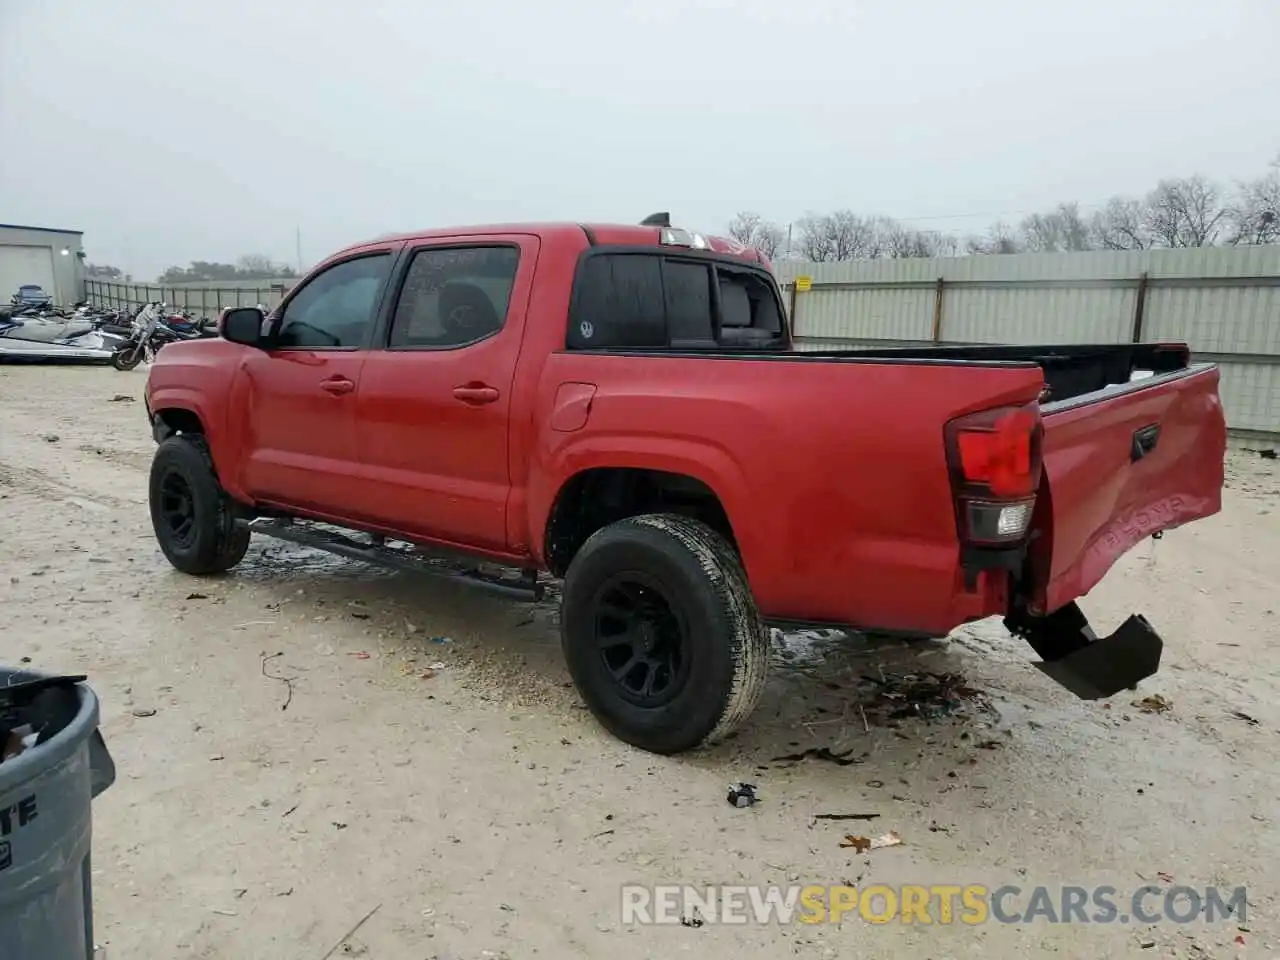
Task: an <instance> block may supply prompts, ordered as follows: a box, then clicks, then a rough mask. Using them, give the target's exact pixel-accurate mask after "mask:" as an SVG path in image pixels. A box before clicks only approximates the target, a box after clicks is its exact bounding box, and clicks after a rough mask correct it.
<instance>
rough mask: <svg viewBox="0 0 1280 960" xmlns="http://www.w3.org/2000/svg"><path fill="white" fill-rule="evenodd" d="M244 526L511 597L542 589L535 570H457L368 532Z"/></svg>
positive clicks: (295, 524)
mask: <svg viewBox="0 0 1280 960" xmlns="http://www.w3.org/2000/svg"><path fill="white" fill-rule="evenodd" d="M242 522H243V521H242ZM247 526H248V527H249V529H250V530H252V531H253V532H254V533H265V534H266V535H267V536H269V537H274V538H276V539H277V540H287V541H289V542H290V543H297V544H300V545H302V546H304V547H313V548H315V549H316V550H324V551H325V552H327V553H332V554H334V555H336V556H339V557H345V558H347V559H348V560H359V561H361V562H363V563H372V564H374V565H376V566H380V567H392V568H394V569H397V570H410V571H412V572H414V573H425V574H427V575H429V576H433V577H443V578H444V579H447V580H453V581H456V582H458V583H463V584H466V585H467V586H469V587H479V588H480V589H482V590H488V591H491V592H493V593H497V594H500V595H502V596H504V597H511V598H512V599H515V600H525V601H527V602H529V603H536V602H538V601H540V600H541V599H542V598H543V596H544V594H545V592H546V590H545V586H544V584H542V583H539V582H538V575H537V572H536V571H532V570H531V571H526V572H524V573H522V574H520V575H518V576H515V577H500V576H491V575H489V574H486V573H482V572H481V571H480V570H477V569H474V568H471V569H459V568H458V567H454V566H445V565H444V562H443V561H442V560H440V559H439V558H432V557H429V556H424V555H423V554H421V553H418V552H417V551H416V550H411V549H410V550H399V549H396V548H395V547H389V546H387V545H386V542H385V540H383V538H382V537H380V536H378V535H376V534H371V535H370V537H371V539H370V542H367V543H362V542H361V541H359V540H353V539H352V538H351V537H346V536H343V535H342V534H340V533H333V532H330V531H328V530H324V529H320V528H319V527H317V526H315V525H313V524H311V523H309V522H307V521H302V520H292V519H278V520H277V519H272V518H268V517H259V518H257V519H254V520H249V521H247Z"/></svg>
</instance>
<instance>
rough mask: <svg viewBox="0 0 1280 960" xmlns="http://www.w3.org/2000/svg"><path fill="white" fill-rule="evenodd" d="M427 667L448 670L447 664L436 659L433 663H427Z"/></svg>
mask: <svg viewBox="0 0 1280 960" xmlns="http://www.w3.org/2000/svg"><path fill="white" fill-rule="evenodd" d="M427 669H428V670H448V669H449V665H448V664H447V663H445V662H444V661H443V660H437V661H436V662H435V663H428V664H427Z"/></svg>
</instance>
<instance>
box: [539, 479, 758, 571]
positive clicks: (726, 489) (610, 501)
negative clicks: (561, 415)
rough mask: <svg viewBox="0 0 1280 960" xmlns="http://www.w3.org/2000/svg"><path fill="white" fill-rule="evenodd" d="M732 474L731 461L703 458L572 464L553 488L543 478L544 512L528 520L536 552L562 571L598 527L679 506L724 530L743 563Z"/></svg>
mask: <svg viewBox="0 0 1280 960" xmlns="http://www.w3.org/2000/svg"><path fill="white" fill-rule="evenodd" d="M713 462H714V461H712V463H713ZM736 476H737V471H736V468H734V469H732V470H728V471H717V470H714V469H709V464H708V462H707V460H703V461H702V462H698V461H694V460H692V459H691V458H687V457H680V458H655V457H640V456H632V457H619V456H616V455H615V456H611V457H601V458H593V459H592V460H589V461H582V462H578V463H575V464H574V469H572V470H568V471H566V472H565V473H564V474H563V475H562V478H561V479H560V481H559V483H557V484H556V485H555V487H554V490H552V489H551V488H550V485H548V490H547V494H546V495H545V499H546V504H547V505H546V508H545V512H544V513H543V517H544V519H543V521H542V522H541V523H540V524H538V525H537V526H535V530H539V531H540V532H541V542H540V547H541V551H542V559H543V561H544V563H545V564H546V566H547V569H548V570H549V571H550V572H551V573H552V574H553V575H555V576H563V575H564V572H565V571H566V570H567V569H568V566H569V563H570V562H572V560H573V557H574V556H576V554H577V552H578V550H580V549H581V547H582V545H583V544H584V543H585V542H586V541H587V539H588V538H589V537H590V536H591V535H592V534H593V533H595V532H596V531H597V530H599V529H601V528H602V527H605V526H608V525H609V524H611V523H616V522H617V521H619V520H624V519H627V518H628V517H633V516H638V515H640V514H645V513H681V514H684V515H686V516H690V517H693V518H695V519H698V520H701V521H702V522H703V523H705V524H707V526H709V527H711V528H712V529H713V530H716V531H717V532H718V533H720V534H721V535H722V536H724V537H725V539H726V540H728V541H729V543H730V544H731V545H732V546H733V547H734V548H735V550H736V551H737V552H738V553H739V555H740V556H742V557H743V561H744V565H745V563H746V557H745V554H746V553H747V552H748V550H749V546H748V543H749V542H750V535H751V531H750V530H749V529H747V528H746V524H745V521H744V520H743V512H742V504H741V501H740V494H739V491H738V490H737V489H736V486H735V483H734V479H735V477H736ZM735 519H737V520H738V521H740V522H738V523H735ZM744 538H745V539H746V540H747V541H748V543H744V542H743V541H744Z"/></svg>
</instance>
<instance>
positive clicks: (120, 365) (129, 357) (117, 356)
mask: <svg viewBox="0 0 1280 960" xmlns="http://www.w3.org/2000/svg"><path fill="white" fill-rule="evenodd" d="M141 362H142V347H138V348H136V349H134V348H131V347H121V348H120V349H119V350H117V351H116V352H115V353H113V354H111V365H112V366H113V367H115V368H116V369H117V370H126V371H127V370H132V369H133V368H134V367H136V366H137V365H138V364H139V363H141Z"/></svg>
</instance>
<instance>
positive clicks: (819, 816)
mask: <svg viewBox="0 0 1280 960" xmlns="http://www.w3.org/2000/svg"><path fill="white" fill-rule="evenodd" d="M879 816H880V814H878V813H815V814H814V815H813V819H815V820H875V819H876V818H877V817H879Z"/></svg>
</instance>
